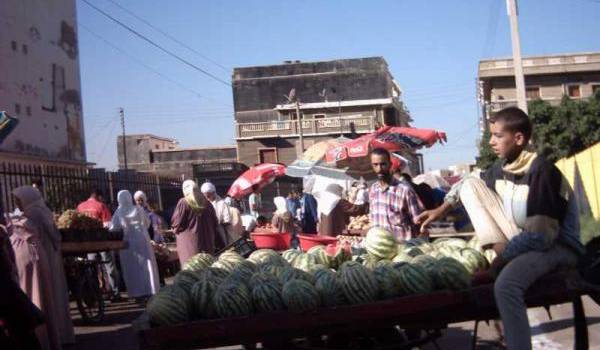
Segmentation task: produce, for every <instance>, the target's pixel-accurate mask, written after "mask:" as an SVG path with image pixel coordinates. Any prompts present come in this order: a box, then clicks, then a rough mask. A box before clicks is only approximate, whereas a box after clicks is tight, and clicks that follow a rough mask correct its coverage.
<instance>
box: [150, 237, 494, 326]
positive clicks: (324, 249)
mask: <svg viewBox="0 0 600 350" xmlns="http://www.w3.org/2000/svg"><path fill="white" fill-rule="evenodd" d="M493 258H494V256H493V255H492V254H491V253H489V252H484V251H481V249H480V248H479V243H478V242H477V241H476V240H471V241H469V242H467V241H465V240H462V239H440V240H437V241H435V242H434V243H429V242H426V241H424V240H420V239H415V240H411V241H409V242H405V243H401V244H400V243H398V242H397V241H396V240H395V238H394V236H393V235H392V234H391V233H389V232H387V231H385V230H382V229H379V228H373V229H371V230H369V232H368V234H367V236H366V238H365V248H364V249H363V250H362V251H354V254H353V252H352V249H351V247H350V245H349V244H338V245H329V246H316V247H313V248H311V249H310V250H308V251H307V252H302V251H300V250H295V249H289V250H286V251H284V252H283V253H281V254H280V253H278V252H276V251H273V250H269V249H260V250H257V251H255V252H253V253H252V254H251V255H250V256H249V257H248V259H244V258H243V257H242V256H240V255H239V254H237V253H235V252H233V251H227V252H225V253H223V254H221V256H219V257H218V258H217V259H215V258H214V257H213V256H211V255H209V254H204V253H200V254H197V255H196V256H194V257H193V258H191V259H190V260H189V261H188V262H187V263H186V264H185V266H184V267H183V269H182V271H180V272H179V273H178V274H177V275H176V276H175V282H174V284H173V285H169V286H166V287H165V288H163V289H162V290H161V291H160V293H158V294H157V295H155V296H154V297H153V298H152V299H151V301H150V302H149V303H148V307H147V313H148V315H149V316H150V321H151V323H152V324H153V325H156V326H166V325H172V324H176V323H182V322H187V321H190V320H198V319H212V318H228V317H236V316H247V315H251V314H255V313H263V312H277V311H288V312H306V311H312V310H316V309H317V308H319V307H334V306H338V305H349V304H363V303H370V302H373V301H376V300H381V299H389V298H395V297H401V296H406V295H413V294H425V293H430V292H432V291H434V290H444V289H446V290H461V289H465V288H468V287H469V286H470V284H471V275H472V273H474V272H476V271H478V270H481V269H486V268H487V267H488V265H489V263H490V261H491V259H493Z"/></svg>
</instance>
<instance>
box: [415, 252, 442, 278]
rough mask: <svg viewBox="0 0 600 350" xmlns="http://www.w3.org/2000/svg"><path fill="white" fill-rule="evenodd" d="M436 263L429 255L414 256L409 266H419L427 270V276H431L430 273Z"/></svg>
mask: <svg viewBox="0 0 600 350" xmlns="http://www.w3.org/2000/svg"><path fill="white" fill-rule="evenodd" d="M436 262H437V259H436V258H434V257H432V256H430V255H419V256H415V257H414V258H413V259H412V261H411V264H413V265H419V266H421V267H423V268H425V270H427V272H428V273H429V274H431V271H432V270H433V268H434V266H435V263H436Z"/></svg>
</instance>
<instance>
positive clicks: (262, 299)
mask: <svg viewBox="0 0 600 350" xmlns="http://www.w3.org/2000/svg"><path fill="white" fill-rule="evenodd" d="M251 285H252V286H253V287H252V303H253V305H254V309H255V310H256V311H257V312H271V311H278V310H284V309H285V304H284V303H283V298H282V295H281V290H282V286H281V283H279V280H277V278H275V277H273V276H272V275H269V274H267V273H257V274H255V275H254V276H252V283H251Z"/></svg>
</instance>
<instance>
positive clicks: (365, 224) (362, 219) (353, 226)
mask: <svg viewBox="0 0 600 350" xmlns="http://www.w3.org/2000/svg"><path fill="white" fill-rule="evenodd" d="M369 225H370V224H369V215H360V216H353V217H351V218H350V223H349V224H348V229H349V230H368V229H369Z"/></svg>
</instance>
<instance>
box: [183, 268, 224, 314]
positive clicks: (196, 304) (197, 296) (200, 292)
mask: <svg viewBox="0 0 600 350" xmlns="http://www.w3.org/2000/svg"><path fill="white" fill-rule="evenodd" d="M220 283H221V280H219V279H217V278H215V277H214V276H211V275H210V274H203V275H202V277H201V278H200V280H198V282H196V283H195V284H194V286H193V287H192V292H191V294H190V296H191V299H192V311H193V314H194V316H195V318H211V317H214V315H215V311H214V307H213V297H214V295H215V292H216V290H217V288H218V287H219V284H220Z"/></svg>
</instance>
